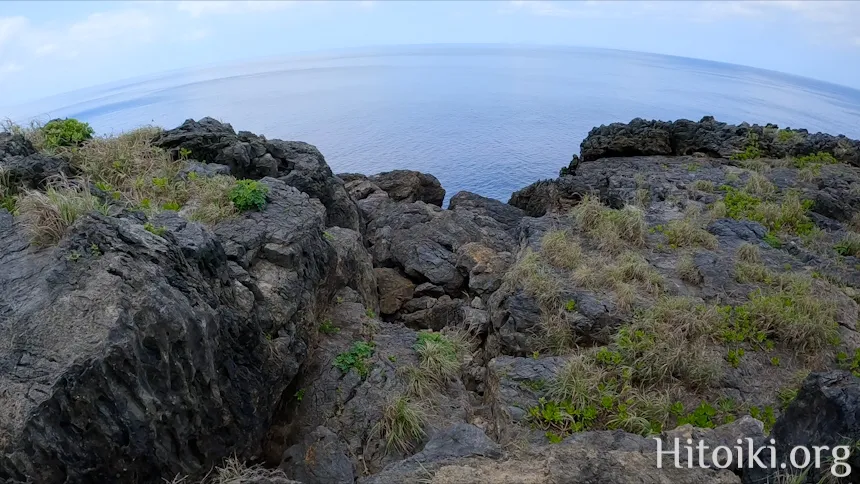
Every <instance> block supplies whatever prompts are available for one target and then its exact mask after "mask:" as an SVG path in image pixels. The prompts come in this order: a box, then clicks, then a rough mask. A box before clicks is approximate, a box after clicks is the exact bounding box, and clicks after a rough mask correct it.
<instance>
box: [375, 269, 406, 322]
mask: <svg viewBox="0 0 860 484" xmlns="http://www.w3.org/2000/svg"><path fill="white" fill-rule="evenodd" d="M373 272H374V274H375V275H376V283H377V285H378V288H379V312H380V313H381V314H394V313H396V312H397V311H399V310H400V307H401V306H403V303H404V302H406V301H408V300H410V299H412V293H413V291H414V289H415V285H414V284H412V281H410V280H409V279H407V278H405V277H403V276H401V275H400V273H399V272H397V271H396V270H395V269H388V268H378V269H374V270H373Z"/></svg>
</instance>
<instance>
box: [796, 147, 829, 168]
mask: <svg viewBox="0 0 860 484" xmlns="http://www.w3.org/2000/svg"><path fill="white" fill-rule="evenodd" d="M792 161H793V164H794V166H795V168H798V169H804V168H810V167H818V168H820V167H821V166H822V165H833V164H836V163H839V160H837V159H836V158H834V157H833V155H831V154H830V153H827V152H824V151H819V152H817V153H813V154H811V155H805V156H800V157H797V158H794V159H793V160H792Z"/></svg>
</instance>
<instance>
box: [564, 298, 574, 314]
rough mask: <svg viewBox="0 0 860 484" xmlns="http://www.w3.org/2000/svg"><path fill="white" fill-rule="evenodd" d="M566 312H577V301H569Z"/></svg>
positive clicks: (565, 305) (565, 308)
mask: <svg viewBox="0 0 860 484" xmlns="http://www.w3.org/2000/svg"><path fill="white" fill-rule="evenodd" d="M564 310H565V311H567V312H569V313H572V312H574V311H576V301H574V300H573V299H568V300H567V302H566V303H564Z"/></svg>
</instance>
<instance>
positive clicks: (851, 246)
mask: <svg viewBox="0 0 860 484" xmlns="http://www.w3.org/2000/svg"><path fill="white" fill-rule="evenodd" d="M833 250H835V251H836V253H837V254H839V255H842V256H854V257H860V234H855V233H854V232H847V233H846V234H845V236H844V237H842V239H841V240H840V241H839V242H837V243H836V245H834V246H833Z"/></svg>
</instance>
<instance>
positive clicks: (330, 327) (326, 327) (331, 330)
mask: <svg viewBox="0 0 860 484" xmlns="http://www.w3.org/2000/svg"><path fill="white" fill-rule="evenodd" d="M319 330H320V333H322V334H326V335H329V336H331V335H333V334H337V333H340V328H338V327H337V326H335V325H334V324H333V323H332V322H331V319H326V320H325V321H323V322H322V324H320V327H319Z"/></svg>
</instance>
